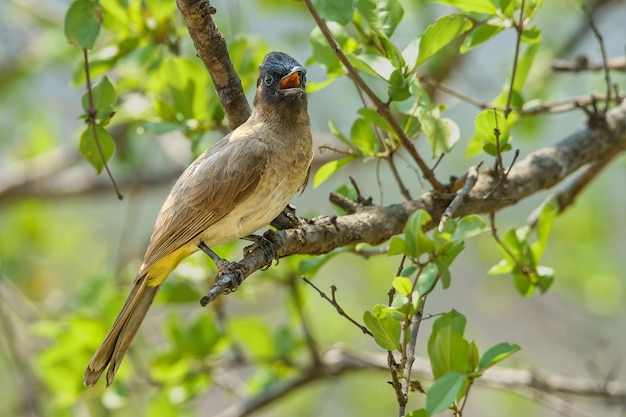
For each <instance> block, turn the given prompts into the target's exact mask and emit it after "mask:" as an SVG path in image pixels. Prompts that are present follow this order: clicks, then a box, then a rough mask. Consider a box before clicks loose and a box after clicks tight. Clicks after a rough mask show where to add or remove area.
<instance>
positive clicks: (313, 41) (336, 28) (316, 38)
mask: <svg viewBox="0 0 626 417" xmlns="http://www.w3.org/2000/svg"><path fill="white" fill-rule="evenodd" d="M327 26H328V29H329V30H330V32H331V33H332V35H333V37H334V38H335V40H336V41H337V43H338V44H339V45H340V46H341V49H342V50H343V51H344V53H346V54H349V53H351V52H352V51H353V50H354V48H355V47H356V41H355V40H354V39H353V38H350V37H349V36H348V33H347V32H346V29H345V28H344V27H343V26H341V25H339V24H337V23H335V22H328V24H327ZM309 44H310V45H311V52H312V53H313V58H314V59H315V61H316V62H318V63H319V64H321V65H323V66H325V67H326V71H327V72H328V73H329V74H341V73H343V67H342V66H341V63H340V62H339V59H338V58H337V55H335V53H334V52H333V50H332V48H331V47H330V46H329V45H328V42H327V41H326V38H325V37H324V35H323V34H322V31H321V30H320V29H319V28H318V27H315V28H314V29H313V30H312V31H311V35H309Z"/></svg>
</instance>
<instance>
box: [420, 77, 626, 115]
mask: <svg viewBox="0 0 626 417" xmlns="http://www.w3.org/2000/svg"><path fill="white" fill-rule="evenodd" d="M420 81H423V82H425V83H427V84H431V85H432V86H434V87H435V88H437V89H438V90H440V91H442V92H444V93H446V94H448V95H450V96H453V97H456V98H458V99H459V100H462V101H464V102H466V103H469V104H472V105H474V106H476V107H478V108H480V109H483V110H488V109H494V108H495V109H496V110H498V111H501V112H503V113H504V110H505V108H504V107H498V106H494V105H493V104H491V103H488V102H486V101H482V100H477V99H475V98H473V97H470V96H468V95H466V94H464V93H462V92H460V91H457V90H455V89H454V88H452V87H450V86H448V85H446V84H443V83H440V82H438V81H436V80H434V79H432V78H429V77H426V76H420ZM616 98H617V99H619V100H620V101H621V100H623V99H624V94H620V95H619V96H617V97H616ZM600 101H609V100H607V98H606V96H605V95H604V94H589V95H584V96H576V97H571V98H566V99H562V100H554V101H548V102H545V103H543V104H537V103H536V102H533V101H529V102H527V103H525V104H524V106H523V107H521V108H512V111H515V112H516V113H518V114H520V115H523V116H535V115H538V114H544V113H551V114H556V113H565V112H568V111H572V110H578V109H580V108H581V107H584V106H587V105H589V104H591V103H593V102H600Z"/></svg>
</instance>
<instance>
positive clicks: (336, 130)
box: [328, 119, 352, 146]
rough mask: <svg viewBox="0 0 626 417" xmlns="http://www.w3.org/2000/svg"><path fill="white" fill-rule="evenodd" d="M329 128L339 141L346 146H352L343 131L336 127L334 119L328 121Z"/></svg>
mask: <svg viewBox="0 0 626 417" xmlns="http://www.w3.org/2000/svg"><path fill="white" fill-rule="evenodd" d="M328 128H329V129H330V131H331V132H332V134H333V135H335V137H336V138H337V139H339V140H340V141H342V142H343V143H345V144H346V145H350V146H352V144H351V143H350V140H349V139H348V138H347V137H346V135H344V134H343V132H341V130H339V128H338V127H337V126H336V125H335V122H333V121H332V119H328Z"/></svg>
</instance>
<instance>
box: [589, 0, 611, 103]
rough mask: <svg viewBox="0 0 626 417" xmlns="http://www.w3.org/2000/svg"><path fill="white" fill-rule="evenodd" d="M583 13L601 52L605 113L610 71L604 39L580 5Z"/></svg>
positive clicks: (609, 95) (608, 96)
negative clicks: (604, 82)
mask: <svg viewBox="0 0 626 417" xmlns="http://www.w3.org/2000/svg"><path fill="white" fill-rule="evenodd" d="M582 9H583V13H585V16H587V20H588V21H589V27H590V28H591V31H592V32H593V34H594V35H595V37H596V39H597V40H598V44H599V45H600V53H601V54H602V66H603V67H604V80H605V81H606V98H607V101H606V102H605V103H604V110H603V111H602V112H603V113H606V112H607V111H608V110H609V101H610V100H611V89H612V86H611V72H610V71H609V64H608V58H607V56H606V48H605V47H604V40H603V39H602V35H600V31H599V30H598V28H597V27H596V24H595V23H594V21H593V16H592V15H591V12H590V11H589V9H587V7H586V6H585V5H584V4H583V5H582Z"/></svg>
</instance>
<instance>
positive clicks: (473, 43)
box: [459, 24, 504, 54]
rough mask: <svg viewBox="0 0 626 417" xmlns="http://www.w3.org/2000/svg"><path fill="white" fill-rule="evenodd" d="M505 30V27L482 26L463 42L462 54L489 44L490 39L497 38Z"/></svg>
mask: <svg viewBox="0 0 626 417" xmlns="http://www.w3.org/2000/svg"><path fill="white" fill-rule="evenodd" d="M503 29H504V27H503V26H492V25H487V24H485V25H482V26H478V27H477V28H476V29H474V30H472V31H471V32H470V33H469V34H468V35H467V36H466V37H465V39H464V40H463V44H462V45H461V48H460V49H459V50H460V51H461V53H462V54H464V53H466V52H467V51H469V50H470V49H472V48H475V47H477V46H478V45H480V44H482V43H484V42H487V41H488V40H489V39H491V38H493V37H494V36H496V35H497V34H498V33H500V32H501V31H502V30H503Z"/></svg>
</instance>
